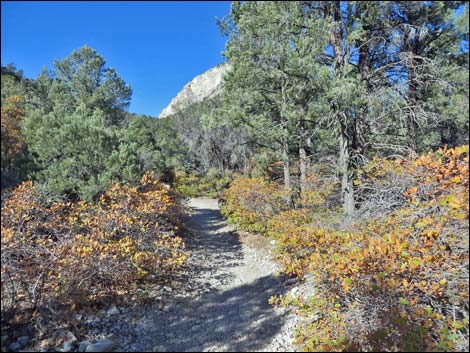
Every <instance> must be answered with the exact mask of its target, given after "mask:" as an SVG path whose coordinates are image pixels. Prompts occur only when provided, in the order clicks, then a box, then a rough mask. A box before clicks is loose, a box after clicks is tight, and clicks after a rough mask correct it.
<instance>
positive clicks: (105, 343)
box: [85, 338, 114, 352]
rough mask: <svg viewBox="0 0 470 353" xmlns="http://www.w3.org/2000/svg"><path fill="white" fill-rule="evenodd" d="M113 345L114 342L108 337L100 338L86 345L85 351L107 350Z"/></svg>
mask: <svg viewBox="0 0 470 353" xmlns="http://www.w3.org/2000/svg"><path fill="white" fill-rule="evenodd" d="M113 347H114V342H113V341H111V340H110V339H107V338H105V339H102V340H99V341H98V342H95V343H92V344H90V345H88V346H87V347H86V349H85V352H109V351H110V350H111V349H112V348H113Z"/></svg>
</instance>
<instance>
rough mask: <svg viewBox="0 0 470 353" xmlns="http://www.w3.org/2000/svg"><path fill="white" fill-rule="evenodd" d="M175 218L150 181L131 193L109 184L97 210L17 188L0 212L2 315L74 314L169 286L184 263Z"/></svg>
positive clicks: (170, 201)
mask: <svg viewBox="0 0 470 353" xmlns="http://www.w3.org/2000/svg"><path fill="white" fill-rule="evenodd" d="M181 212H182V210H181V209H180V206H179V205H178V204H177V202H176V200H175V198H174V196H173V195H172V194H171V193H170V192H169V191H168V190H167V189H166V188H165V187H164V186H163V185H162V184H161V183H160V182H158V181H156V180H155V179H154V178H153V177H151V176H150V175H149V174H146V175H144V176H143V177H142V180H141V182H140V185H139V186H137V187H131V186H128V185H120V184H112V185H111V187H110V189H109V190H108V191H107V192H106V193H104V194H103V195H102V196H101V197H100V199H99V201H98V202H96V203H87V202H84V201H80V202H77V203H71V202H63V201H59V200H49V199H46V198H44V197H43V196H41V193H40V190H37V189H36V187H35V186H34V185H33V183H32V182H30V181H28V182H25V183H23V184H21V185H20V186H19V187H18V188H17V189H15V190H14V191H13V192H12V194H11V195H10V197H9V198H8V199H7V200H6V201H5V203H4V205H3V207H2V216H1V217H2V225H1V231H2V233H1V234H2V235H1V241H2V314H13V313H16V312H19V310H18V309H22V310H21V311H22V312H25V310H24V309H28V308H29V309H37V308H41V307H45V306H47V307H55V308H56V309H57V308H64V307H66V308H76V307H77V306H79V305H84V304H86V303H91V302H94V303H97V302H99V301H100V299H101V298H104V297H106V296H107V297H109V296H118V295H128V296H130V295H131V294H132V293H133V292H134V291H135V290H136V288H137V286H138V285H140V284H142V283H145V282H147V281H149V280H152V281H153V282H156V283H158V282H161V281H168V280H169V279H171V276H172V275H173V274H174V273H175V272H176V271H177V270H178V268H179V267H180V266H181V265H182V263H183V262H184V261H185V259H186V257H187V254H186V252H185V250H184V249H185V247H184V243H183V241H182V239H181V238H180V237H178V236H177V233H178V227H179V225H178V218H179V217H180V214H181Z"/></svg>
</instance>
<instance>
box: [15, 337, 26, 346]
mask: <svg viewBox="0 0 470 353" xmlns="http://www.w3.org/2000/svg"><path fill="white" fill-rule="evenodd" d="M16 342H18V344H19V345H20V346H21V347H25V346H26V345H27V344H28V342H29V337H28V336H21V337H18V338H17V339H16Z"/></svg>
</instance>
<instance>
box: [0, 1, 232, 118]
mask: <svg viewBox="0 0 470 353" xmlns="http://www.w3.org/2000/svg"><path fill="white" fill-rule="evenodd" d="M1 10H2V15H1V16H2V38H1V39H2V41H1V53H2V55H1V57H2V59H1V60H2V65H6V64H8V63H14V64H15V66H16V67H17V68H18V69H22V70H23V72H24V74H25V76H26V77H31V78H35V77H36V76H37V75H38V74H39V73H40V72H41V70H42V68H43V67H45V66H47V67H48V68H52V64H53V61H54V59H62V58H64V57H66V56H68V55H69V54H70V53H72V51H73V50H74V49H77V48H79V47H81V46H82V45H84V44H88V45H89V46H91V47H92V48H94V49H96V51H97V52H98V53H99V54H101V55H102V56H103V57H104V58H105V60H106V63H107V66H109V67H114V68H115V69H116V70H117V72H118V73H119V75H120V76H121V77H122V78H123V79H124V80H125V81H126V82H127V83H129V84H130V85H131V87H132V89H133V95H132V103H131V106H130V109H129V110H130V111H131V112H135V113H139V114H148V115H152V116H156V115H158V113H159V112H160V111H161V110H162V109H163V108H164V107H165V106H166V105H167V104H168V103H169V102H170V100H171V99H172V98H173V97H174V96H175V95H176V94H177V93H178V92H179V90H180V89H181V88H183V86H184V85H185V84H186V83H187V82H188V81H190V80H191V79H192V78H193V77H194V76H196V75H198V74H200V73H202V72H204V71H205V70H207V69H209V68H210V67H212V66H214V65H217V64H219V63H221V62H222V61H223V58H222V55H221V53H222V51H223V50H224V48H225V41H226V38H225V37H223V35H222V34H221V33H220V31H219V29H218V27H217V25H216V17H218V18H223V17H224V16H226V15H227V14H228V13H229V10H230V2H229V1H220V2H211V1H200V2H199V1H198V2H183V1H174V2H173V1H165V2H163V1H162V2H146V1H142V2H141V1H125V2H95V1H93V2H92V1H90V2H86V1H80V2H79V1H77V2H72V1H70V2H68V1H64V2H56V1H54V2H52V1H51V2H47V1H44V2H16V1H10V2H9V1H2V3H1Z"/></svg>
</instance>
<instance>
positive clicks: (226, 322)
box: [145, 275, 293, 352]
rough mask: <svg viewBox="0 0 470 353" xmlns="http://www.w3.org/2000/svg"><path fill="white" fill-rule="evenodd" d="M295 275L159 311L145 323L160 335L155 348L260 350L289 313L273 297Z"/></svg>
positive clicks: (259, 281)
mask: <svg viewBox="0 0 470 353" xmlns="http://www.w3.org/2000/svg"><path fill="white" fill-rule="evenodd" d="M289 284H293V281H292V280H291V279H289V278H287V277H276V276H273V275H269V276H265V277H262V278H259V279H257V280H255V281H254V282H252V283H250V284H244V285H241V286H238V287H235V288H232V289H229V290H226V291H217V292H210V293H207V294H206V295H204V296H203V297H201V298H200V299H198V300H195V299H187V300H183V301H181V302H180V303H179V304H178V305H175V306H173V307H172V308H171V309H170V310H169V312H166V313H163V312H156V315H155V317H153V318H152V320H151V321H150V322H146V323H145V329H146V330H148V331H147V332H146V333H145V335H146V336H147V335H152V336H153V337H154V338H155V340H154V343H153V347H148V349H149V350H154V351H155V350H157V351H159V350H164V351H172V352H178V351H180V352H189V351H193V352H197V351H256V350H257V349H260V348H262V347H263V346H265V345H266V344H268V343H269V342H270V340H271V339H272V338H273V337H274V336H275V335H276V333H277V332H279V330H280V329H281V328H282V326H283V324H284V317H283V316H281V315H280V314H278V313H276V312H275V310H274V308H273V307H272V306H271V305H270V304H269V303H268V300H269V298H270V297H271V296H272V295H278V294H283V293H285V291H286V290H287V289H288V287H289Z"/></svg>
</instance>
